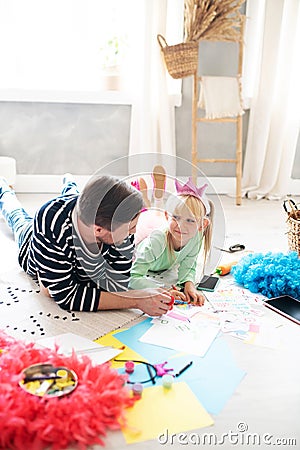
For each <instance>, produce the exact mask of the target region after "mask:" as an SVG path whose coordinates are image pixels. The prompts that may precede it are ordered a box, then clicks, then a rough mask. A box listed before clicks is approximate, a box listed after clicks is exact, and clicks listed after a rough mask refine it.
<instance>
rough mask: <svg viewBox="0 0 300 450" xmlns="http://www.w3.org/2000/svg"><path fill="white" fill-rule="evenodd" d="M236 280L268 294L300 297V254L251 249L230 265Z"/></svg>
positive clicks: (265, 294) (247, 286) (268, 295)
mask: <svg viewBox="0 0 300 450" xmlns="http://www.w3.org/2000/svg"><path fill="white" fill-rule="evenodd" d="M231 274H232V275H233V277H234V279H235V281H236V282H237V283H238V284H241V285H242V286H244V287H245V288H246V289H249V290H250V291H251V292H260V293H261V294H263V295H264V296H266V297H268V298H272V297H279V296H281V295H290V296H291V297H294V298H296V299H298V300H300V258H299V257H298V254H297V252H289V253H287V254H284V253H272V252H268V253H265V254H263V253H252V254H249V255H247V256H244V257H243V258H242V259H241V260H240V261H239V263H238V264H237V265H235V266H233V267H232V269H231Z"/></svg>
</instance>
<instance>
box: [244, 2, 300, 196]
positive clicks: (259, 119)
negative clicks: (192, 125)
mask: <svg viewBox="0 0 300 450" xmlns="http://www.w3.org/2000/svg"><path fill="white" fill-rule="evenodd" d="M246 15H247V22H246V36H245V42H246V44H245V73H246V80H245V86H244V95H246V96H247V95H249V91H250V96H251V97H252V100H251V109H250V119H249V129H248V136H247V146H246V154H245V163H244V171H243V193H244V194H246V195H247V196H248V197H249V198H263V197H265V198H269V199H275V198H277V199H278V198H282V197H284V196H285V195H287V194H289V185H290V180H291V173H292V168H293V162H294V157H295V152H296V146H297V139H298V135H299V124H300V82H299V80H300V64H299V61H300V57H299V55H300V1H299V0H247V12H246ZM248 43H249V44H248ZM251 72H252V82H253V84H252V86H251V76H250V79H249V78H247V75H248V76H249V74H250V75H251ZM251 88H253V92H252V95H251Z"/></svg>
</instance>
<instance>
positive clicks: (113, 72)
mask: <svg viewBox="0 0 300 450" xmlns="http://www.w3.org/2000/svg"><path fill="white" fill-rule="evenodd" d="M125 49H126V41H125V39H124V38H123V37H122V36H118V35H113V36H111V37H110V38H109V39H107V41H106V42H105V43H104V44H103V45H102V46H101V47H100V58H101V66H102V74H103V84H104V89H105V90H119V89H120V87H121V71H122V62H123V59H124V55H125Z"/></svg>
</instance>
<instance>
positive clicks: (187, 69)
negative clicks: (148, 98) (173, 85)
mask: <svg viewBox="0 0 300 450" xmlns="http://www.w3.org/2000/svg"><path fill="white" fill-rule="evenodd" d="M157 40H158V43H159V45H160V48H161V52H162V54H163V57H164V62H165V65H166V68H167V71H168V72H169V74H170V75H171V77H173V78H184V77H188V76H189V75H193V74H194V73H195V72H197V68H198V45H199V44H198V42H182V43H181V44H176V45H168V44H167V42H166V40H165V38H164V37H163V36H162V35H161V34H158V35H157Z"/></svg>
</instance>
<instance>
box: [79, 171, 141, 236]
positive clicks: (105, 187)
mask: <svg viewBox="0 0 300 450" xmlns="http://www.w3.org/2000/svg"><path fill="white" fill-rule="evenodd" d="M142 208H143V199H142V195H141V194H140V192H138V191H137V190H136V189H134V188H133V187H132V186H130V185H129V184H127V183H126V182H125V181H121V180H119V179H118V178H115V177H113V176H110V175H95V176H93V177H92V178H91V179H90V180H89V181H88V183H87V184H86V186H85V187H84V189H83V191H82V193H81V194H80V196H79V200H78V216H79V219H80V220H81V221H82V222H83V223H84V224H85V225H86V226H92V225H93V226H95V235H96V238H97V236H98V238H100V239H99V240H102V241H103V242H106V243H112V242H110V241H111V240H112V241H115V242H120V241H122V240H123V239H124V238H125V237H127V236H128V234H131V233H134V232H135V225H136V221H137V216H138V214H139V212H140V211H141V209H142ZM112 235H115V238H112ZM101 236H102V237H104V239H102V237H101Z"/></svg>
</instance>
